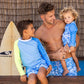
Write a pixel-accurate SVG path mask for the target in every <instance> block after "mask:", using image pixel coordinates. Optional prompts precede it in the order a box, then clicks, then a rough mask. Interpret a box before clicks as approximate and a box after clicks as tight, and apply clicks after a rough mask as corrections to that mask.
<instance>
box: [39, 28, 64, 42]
mask: <svg viewBox="0 0 84 84" xmlns="http://www.w3.org/2000/svg"><path fill="white" fill-rule="evenodd" d="M62 33H63V31H62V30H60V29H53V30H52V29H51V30H47V31H46V30H45V31H43V32H42V34H41V39H42V41H43V42H46V43H53V42H57V41H59V40H60V39H61V37H62Z"/></svg>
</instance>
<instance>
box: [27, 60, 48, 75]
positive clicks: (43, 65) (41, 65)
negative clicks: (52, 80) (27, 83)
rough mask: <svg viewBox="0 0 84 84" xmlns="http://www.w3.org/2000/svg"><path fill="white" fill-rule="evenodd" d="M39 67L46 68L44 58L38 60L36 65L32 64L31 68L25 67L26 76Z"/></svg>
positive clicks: (36, 71) (35, 72)
mask: <svg viewBox="0 0 84 84" xmlns="http://www.w3.org/2000/svg"><path fill="white" fill-rule="evenodd" d="M40 67H44V68H45V69H47V68H48V66H47V64H46V63H45V60H43V61H40V62H39V63H38V64H37V65H36V66H34V67H31V68H29V67H26V75H27V77H29V75H30V74H31V73H34V74H37V73H38V71H39V69H40Z"/></svg>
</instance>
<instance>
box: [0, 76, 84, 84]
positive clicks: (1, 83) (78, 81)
mask: <svg viewBox="0 0 84 84" xmlns="http://www.w3.org/2000/svg"><path fill="white" fill-rule="evenodd" d="M48 81H49V83H48V84H84V76H78V77H68V76H65V77H48ZM0 84H26V83H22V82H21V81H20V79H19V76H0ZM37 84H40V82H39V81H38V83H37Z"/></svg>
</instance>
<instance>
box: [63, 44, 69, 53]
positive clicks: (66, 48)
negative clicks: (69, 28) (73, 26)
mask: <svg viewBox="0 0 84 84" xmlns="http://www.w3.org/2000/svg"><path fill="white" fill-rule="evenodd" d="M69 49H70V48H69V46H68V45H67V44H66V45H65V46H64V51H65V52H66V53H69Z"/></svg>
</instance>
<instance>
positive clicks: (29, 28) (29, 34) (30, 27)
mask: <svg viewBox="0 0 84 84" xmlns="http://www.w3.org/2000/svg"><path fill="white" fill-rule="evenodd" d="M24 31H25V34H24V35H25V36H26V38H27V37H29V38H30V37H34V33H35V29H34V27H33V24H30V25H28V26H27V29H25V30H24Z"/></svg>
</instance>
